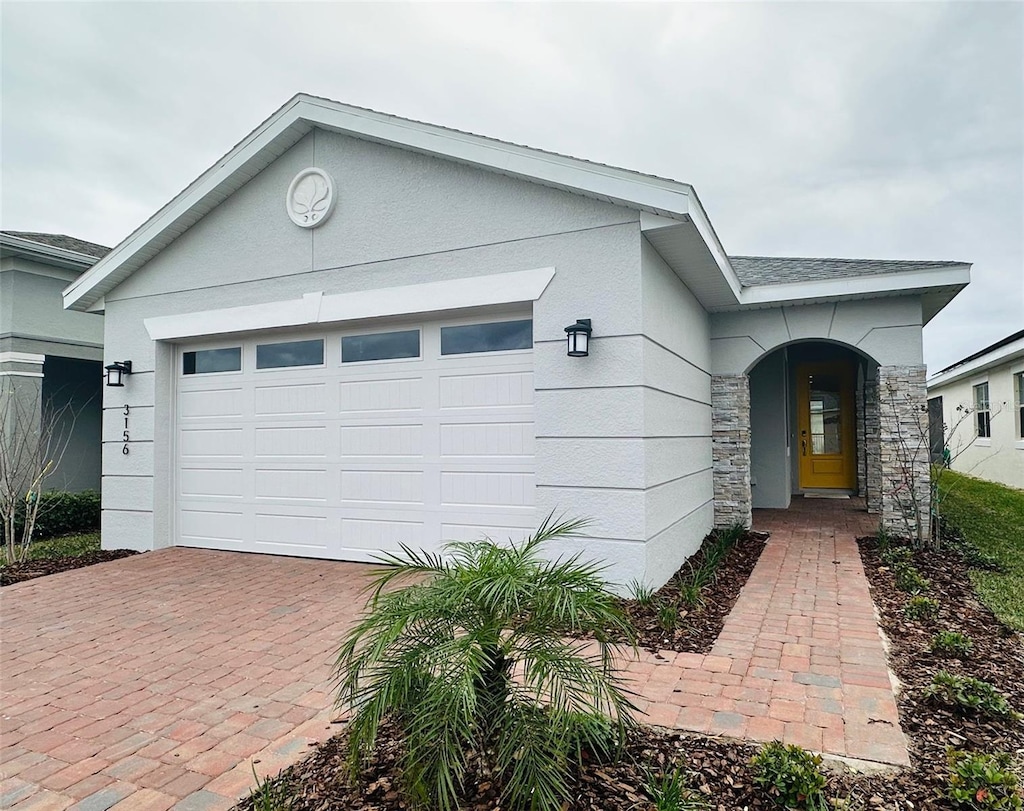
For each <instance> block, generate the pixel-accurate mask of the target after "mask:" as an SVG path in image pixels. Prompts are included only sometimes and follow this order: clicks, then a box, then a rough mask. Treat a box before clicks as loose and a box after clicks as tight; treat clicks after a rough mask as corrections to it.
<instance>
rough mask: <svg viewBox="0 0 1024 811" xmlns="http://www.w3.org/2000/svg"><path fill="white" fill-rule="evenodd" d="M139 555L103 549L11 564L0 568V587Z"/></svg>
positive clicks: (119, 550)
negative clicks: (70, 555)
mask: <svg viewBox="0 0 1024 811" xmlns="http://www.w3.org/2000/svg"><path fill="white" fill-rule="evenodd" d="M137 554H139V553H138V552H136V551H135V550H133V549H104V550H101V551H98V552H86V553H85V554H84V555H75V556H73V557H65V558H42V559H40V560H27V561H25V562H24V563H11V564H9V565H6V566H2V567H0V587H2V586H12V585H14V584H15V583H21V582H22V581H23V580H32V579H34V578H36V577H45V576H46V575H48V574H57V573H58V572H67V571H70V570H71V569H81V568H82V567H83V566H92V565H93V564H94V563H106V562H107V561H108V560H118V559H119V558H126V557H129V556H130V555H137Z"/></svg>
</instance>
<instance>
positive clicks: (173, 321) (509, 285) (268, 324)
mask: <svg viewBox="0 0 1024 811" xmlns="http://www.w3.org/2000/svg"><path fill="white" fill-rule="evenodd" d="M554 276H555V269H554V268H540V269H538V270H520V271H515V272H513V273H497V274H493V275H490V276H473V277H471V278H468V279H454V280H452V281H446V282H429V283H427V284H411V285H406V286H404V287H386V288H381V289H377V290H361V291H359V292H355V293H340V294H335V295H329V296H325V295H324V294H323V293H322V292H318V293H306V294H305V295H304V296H303V297H302V298H301V299H291V300H289V301H274V302H269V303H267V304H253V305H250V306H246V307H230V308H227V309H223V310H205V311H203V312H198V313H183V314H182V315H165V316H158V317H156V318H147V319H145V321H144V323H145V325H146V330H147V331H148V332H149V337H150V338H152V339H153V340H154V341H173V340H176V339H179V338H198V337H201V336H205V335H223V334H226V333H231V332H251V331H254V330H263V329H273V328H277V327H301V326H306V325H308V324H332V323H337V322H340V321H358V320H362V319H366V318H384V317H388V316H398V315H414V314H417V313H431V312H442V311H444V310H459V309H463V308H467V307H487V306H490V305H494V304H513V303H519V302H527V301H536V300H537V299H539V298H540V297H541V295H542V294H543V293H544V290H545V289H546V288H547V286H548V284H550V282H551V280H552V279H553V278H554Z"/></svg>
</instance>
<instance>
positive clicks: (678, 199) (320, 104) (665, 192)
mask: <svg viewBox="0 0 1024 811" xmlns="http://www.w3.org/2000/svg"><path fill="white" fill-rule="evenodd" d="M313 128H320V129H324V130H329V131H333V132H338V133H342V134H344V135H348V136H351V137H355V138H361V139H363V140H367V141H371V142H374V143H380V144H384V145H387V146H393V147H397V148H400V149H406V150H410V151H413V152H418V153H422V154H427V155H431V156H436V157H441V158H444V159H446V160H451V161H455V162H457V163H462V164H466V165H469V166H474V167H477V168H480V169H484V170H486V171H491V172H497V173H500V174H503V175H507V176H509V177H513V178H517V179H521V180H526V181H528V182H532V183H538V184H540V185H544V186H548V187H551V188H555V189H560V190H563V191H568V192H571V193H574V194H580V195H583V196H586V197H591V198H594V199H597V200H601V201H604V202H609V203H612V204H615V205H622V206H626V207H628V208H632V209H634V210H637V211H639V212H640V229H641V231H642V233H643V234H644V236H645V237H646V238H647V240H648V241H649V242H650V244H651V245H652V246H653V247H654V248H655V250H657V251H658V253H659V254H660V255H661V256H662V257H663V258H664V259H665V261H666V262H667V263H668V264H669V266H670V267H672V269H673V270H674V271H675V272H676V273H677V274H678V275H679V276H680V278H682V280H683V281H684V282H685V283H686V285H687V286H688V287H689V288H690V290H691V292H692V293H693V294H694V295H695V296H696V297H697V299H698V300H699V301H700V302H701V304H702V305H703V306H704V308H705V309H707V310H708V311H712V312H713V311H717V310H725V309H735V308H743V307H745V306H747V305H753V306H772V305H774V306H778V305H779V304H782V303H787V302H793V301H800V302H804V303H809V302H810V301H830V300H838V299H839V298H849V297H865V296H873V295H897V294H903V295H906V294H907V293H909V292H920V291H921V290H930V289H933V288H937V287H945V288H946V293H945V294H943V296H941V297H940V299H941V300H940V301H939V304H938V305H937V306H938V309H941V307H942V306H944V305H945V303H946V302H948V301H949V299H951V298H952V297H953V295H955V294H956V293H957V292H959V290H960V289H962V288H963V287H964V286H966V284H967V282H968V280H969V274H968V271H967V270H966V268H967V267H968V266H963V265H957V267H956V270H957V273H956V274H954V275H953V276H950V275H949V270H950V268H951V266H950V265H949V264H943V263H939V264H940V266H941V268H942V269H944V270H945V271H946V276H945V277H943V278H942V279H932V278H925V277H923V276H922V275H920V274H918V275H916V276H915V277H914V278H913V279H912V281H913V282H914V285H915V286H914V287H913V289H905V288H903V287H900V285H902V284H904V283H905V281H906V279H905V278H904V274H903V272H902V270H905V268H903V269H901V270H900V271H893V272H891V273H890V275H891V277H892V278H891V279H889V280H888V282H887V283H880V284H874V283H872V282H871V281H870V278H868V283H866V284H865V283H863V282H862V283H861V284H860V286H859V287H857V289H853V290H850V289H847V288H846V287H843V286H839V287H836V286H834V285H833V286H829V285H827V284H825V285H821V284H819V285H818V286H817V287H815V288H814V289H805V288H804V287H801V286H800V285H802V284H804V283H805V282H806V281H807V279H806V278H805V277H800V278H794V274H795V275H796V276H799V274H798V273H797V272H796V271H795V270H792V268H791V269H790V271H785V272H786V273H789V275H788V276H787V277H786V278H787V279H791V280H792V281H793V282H794V283H795V285H796V286H795V287H794V285H790V286H789V287H788V288H786V287H784V286H783V285H784V282H782V283H779V284H780V287H779V288H777V289H775V290H767V289H766V288H765V284H766V283H765V282H762V281H755V282H754V284H753V286H751V285H747V286H746V289H745V285H744V284H743V283H742V282H741V279H740V276H739V275H738V272H737V270H736V269H735V267H734V264H733V263H732V262H731V261H730V258H729V257H728V256H727V255H726V253H725V250H724V248H723V247H722V244H721V242H720V241H719V239H718V236H717V235H716V234H715V231H714V227H713V226H712V225H711V221H710V220H709V219H708V216H707V214H706V213H705V212H704V209H703V207H702V206H701V203H700V200H699V199H698V198H697V195H696V193H695V192H694V190H693V187H692V186H690V185H689V184H687V183H681V182H679V181H675V180H669V179H667V178H661V177H657V176H655V175H649V174H643V173H641V172H634V171H630V170H628V169H620V168H617V167H614V166H609V165H607V164H602V163H594V162H592V161H587V160H582V159H580V158H574V157H571V156H568V155H561V154H558V153H555V152H547V151H544V150H540V149H534V148H531V147H526V146H521V145H519V144H513V143H509V142H507V141H499V140H497V139H494V138H488V137H484V136H480V135H474V134H472V133H468V132H463V131H461V130H454V129H450V128H447V127H441V126H437V125H434V124H426V123H423V122H419V121H412V120H410V119H405V118H399V117H397V116H392V115H387V114H385V113H379V112H376V111H374V110H368V109H365V108H361V107H353V106H351V105H346V104H342V103H340V102H336V101H331V100H330V99H324V98H319V97H316V96H310V95H306V94H301V93H300V94H299V95H296V96H295V97H294V98H292V99H291V100H290V101H288V102H287V103H286V104H285V105H284V106H283V107H281V108H280V109H279V110H278V111H277V112H275V113H274V114H273V115H272V116H270V118H268V119H267V120H266V121H264V122H263V123H262V124H260V125H259V126H258V127H257V128H256V129H255V130H253V131H252V132H251V133H249V135H247V136H246V137H245V138H244V139H243V140H242V141H241V142H239V143H238V144H237V145H236V146H235V147H234V148H233V149H232V150H231V151H230V152H228V153H227V154H226V155H225V156H224V157H223V158H221V159H220V160H219V161H217V162H216V163H215V164H214V165H213V166H212V167H210V168H209V169H208V170H207V171H206V172H204V173H203V174H202V175H200V176H199V177H198V178H197V179H196V180H195V181H194V182H192V183H191V184H190V185H189V186H188V187H186V188H185V189H184V190H183V191H182V192H181V193H179V194H178V195H177V196H176V197H175V198H174V199H173V200H171V201H170V202H169V203H168V204H167V205H165V206H164V207H163V208H161V209H160V210H159V211H158V212H157V213H156V214H154V215H153V216H152V217H151V218H150V219H149V220H147V221H146V222H145V223H144V224H143V225H142V226H140V227H139V228H138V229H136V230H135V231H134V232H133V233H132V234H130V235H129V236H128V237H127V239H125V240H124V241H123V242H122V243H121V244H120V245H118V246H117V247H116V248H114V250H113V251H111V252H110V253H109V254H108V255H107V256H105V257H104V258H103V259H101V260H100V261H99V262H97V263H96V265H95V266H94V267H93V268H92V269H91V270H90V271H89V272H88V273H85V274H83V275H82V276H81V277H80V278H79V279H78V280H77V281H76V282H74V283H73V284H71V285H69V286H68V288H67V289H66V290H65V291H64V306H65V307H67V308H70V309H75V310H88V309H92V310H102V309H103V306H104V302H103V297H104V296H105V295H106V294H107V293H108V292H110V291H111V290H113V289H114V288H115V287H116V286H117V285H118V284H120V283H121V282H122V281H124V280H125V279H126V278H128V276H130V275H131V274H132V273H134V272H135V271H136V270H138V269H139V268H140V267H142V266H143V265H145V264H146V262H148V261H149V260H150V259H152V258H153V257H154V256H155V255H156V254H158V253H159V252H160V251H162V250H163V249H164V248H166V247H167V246H168V245H169V244H170V243H171V242H173V241H174V240H175V239H176V238H177V237H178V236H180V235H181V234H183V233H184V232H185V231H186V230H188V229H189V228H190V227H191V226H192V225H193V224H194V223H196V222H197V221H198V220H199V219H200V218H202V217H203V216H204V215H205V214H206V213H208V212H209V211H211V210H212V209H213V208H214V207H215V206H217V205H218V204H219V203H220V202H222V201H223V200H225V199H226V198H227V197H229V196H230V195H231V194H232V193H234V192H235V191H236V190H237V189H239V188H241V187H242V186H243V185H244V184H245V183H246V182H248V181H249V180H250V179H251V178H253V177H254V176H256V175H257V174H258V173H259V172H260V171H262V170H263V169H264V168H266V167H267V166H268V165H270V163H272V162H273V161H274V160H275V159H277V158H278V157H279V156H280V155H282V154H283V153H284V152H285V151H286V150H288V149H289V148H290V147H292V146H293V145H294V144H295V143H297V142H298V141H299V140H300V139H301V138H302V137H304V136H305V135H306V134H307V133H309V132H310V131H311V130H312V129H313ZM741 259H748V260H751V259H761V260H764V262H783V263H788V262H792V261H793V260H781V259H767V258H764V257H761V258H758V257H745V258H743V257H741ZM799 261H827V262H831V261H842V260H799ZM741 264H742V263H741ZM787 267H790V266H788V265H787ZM783 272H784V271H777V272H776V276H778V275H779V274H780V273H783ZM884 273H889V271H882V270H876V272H875V273H873V274H864V273H857V274H855V275H856V277H857V278H858V279H863V278H865V277H870V276H877V275H882V274H884ZM813 278H817V277H813ZM825 281H835V274H833V275H831V276H828V277H826V279H825ZM769 284H770V283H769ZM751 291H755V292H756V295H753V296H752V297H751V296H750V295H749V294H750V293H751ZM748 299H749V300H748ZM935 311H936V312H937V309H936V310H935Z"/></svg>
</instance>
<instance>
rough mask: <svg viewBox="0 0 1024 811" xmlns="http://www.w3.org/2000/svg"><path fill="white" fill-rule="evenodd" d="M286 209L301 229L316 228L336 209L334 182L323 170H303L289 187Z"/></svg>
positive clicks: (312, 168) (313, 168)
mask: <svg viewBox="0 0 1024 811" xmlns="http://www.w3.org/2000/svg"><path fill="white" fill-rule="evenodd" d="M284 204H285V208H286V209H287V210H288V216H289V217H290V218H291V221H292V222H293V223H295V224H296V225H297V226H299V228H316V227H317V226H318V225H320V224H321V223H323V221H324V220H326V219H327V218H328V217H329V216H331V210H332V209H333V208H334V181H333V180H331V176H330V175H329V174H327V172H325V171H324V170H323V169H317V168H315V167H310V168H309V169H303V170H302V171H301V172H299V173H298V174H297V175H295V179H294V180H293V181H292V182H291V185H290V186H288V195H287V196H286V197H285V203H284Z"/></svg>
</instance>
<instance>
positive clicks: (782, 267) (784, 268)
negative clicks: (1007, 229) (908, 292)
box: [729, 256, 970, 287]
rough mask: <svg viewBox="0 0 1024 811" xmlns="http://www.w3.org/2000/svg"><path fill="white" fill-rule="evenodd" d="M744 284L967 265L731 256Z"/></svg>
mask: <svg viewBox="0 0 1024 811" xmlns="http://www.w3.org/2000/svg"><path fill="white" fill-rule="evenodd" d="M729 261H730V262H731V263H732V267H733V270H735V271H736V275H737V276H738V277H739V280H740V284H742V285H743V286H744V287H753V286H755V285H762V284H786V283H790V282H801V281H803V282H809V281H826V280H831V279H847V278H853V277H858V276H877V275H881V274H886V273H906V272H907V271H915V270H942V269H945V268H949V267H960V268H970V263H968V262H918V261H906V260H902V259H812V258H806V257H786V256H730V257H729Z"/></svg>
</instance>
